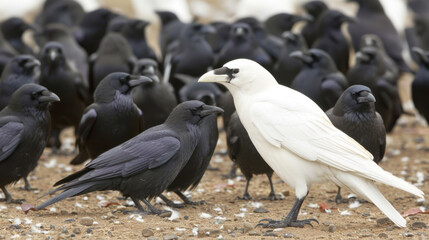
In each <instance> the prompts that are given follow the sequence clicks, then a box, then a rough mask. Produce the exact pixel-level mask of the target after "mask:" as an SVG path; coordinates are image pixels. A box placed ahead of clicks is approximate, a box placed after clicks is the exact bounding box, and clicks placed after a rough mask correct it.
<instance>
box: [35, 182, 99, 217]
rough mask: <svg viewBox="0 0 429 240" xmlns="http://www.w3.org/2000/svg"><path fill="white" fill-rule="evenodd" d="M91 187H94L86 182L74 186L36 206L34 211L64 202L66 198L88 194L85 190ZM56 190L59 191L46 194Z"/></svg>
mask: <svg viewBox="0 0 429 240" xmlns="http://www.w3.org/2000/svg"><path fill="white" fill-rule="evenodd" d="M93 186H94V183H92V182H87V183H84V184H82V185H79V186H76V187H74V188H70V189H67V190H65V191H64V192H62V193H60V194H58V195H57V196H55V197H52V198H50V199H48V200H47V201H45V202H43V203H42V204H40V205H38V206H37V207H35V209H36V210H40V209H43V208H45V207H47V206H49V205H52V204H54V203H56V202H59V201H61V200H64V199H66V198H68V197H73V196H77V195H80V194H84V193H87V192H88V191H87V190H88V189H89V188H91V187H93ZM58 190H60V189H59V188H57V189H54V190H53V191H51V192H49V193H48V194H51V193H54V192H56V191H58Z"/></svg>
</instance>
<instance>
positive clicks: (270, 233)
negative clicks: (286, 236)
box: [264, 232, 279, 237]
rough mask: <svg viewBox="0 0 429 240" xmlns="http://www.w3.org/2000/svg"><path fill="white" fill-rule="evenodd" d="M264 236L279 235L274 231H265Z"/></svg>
mask: <svg viewBox="0 0 429 240" xmlns="http://www.w3.org/2000/svg"><path fill="white" fill-rule="evenodd" d="M264 236H265V237H278V236H279V235H277V234H276V233H274V232H265V233H264Z"/></svg>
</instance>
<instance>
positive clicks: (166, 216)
mask: <svg viewBox="0 0 429 240" xmlns="http://www.w3.org/2000/svg"><path fill="white" fill-rule="evenodd" d="M171 214H173V213H172V212H171V211H165V212H162V213H160V214H159V215H158V216H160V217H163V218H169V217H171Z"/></svg>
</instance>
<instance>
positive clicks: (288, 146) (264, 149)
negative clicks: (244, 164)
mask: <svg viewBox="0 0 429 240" xmlns="http://www.w3.org/2000/svg"><path fill="white" fill-rule="evenodd" d="M199 82H218V83H222V84H224V85H225V86H226V87H227V88H228V90H229V91H230V92H231V93H232V96H233V98H234V104H235V107H236V109H237V113H238V115H239V117H240V120H241V121H242V123H243V125H244V127H245V128H246V130H247V132H248V133H249V136H250V138H251V140H252V142H253V144H254V145H255V147H256V149H257V150H258V152H259V153H260V154H261V156H262V157H263V159H264V160H265V161H266V162H267V163H268V165H270V166H271V168H272V169H273V170H274V171H275V172H276V173H277V174H278V175H279V176H280V178H281V179H283V180H284V181H285V182H286V183H287V184H289V185H290V186H291V187H293V188H294V189H295V194H296V202H295V204H294V205H293V207H292V209H291V211H290V212H289V214H288V215H287V217H286V218H285V219H284V220H280V221H274V220H271V219H263V220H261V221H260V222H262V221H267V223H263V224H262V223H261V224H258V225H262V226H263V227H265V228H278V227H289V226H291V227H304V226H305V225H306V224H309V225H311V221H315V222H317V220H315V219H306V220H297V216H298V213H299V209H300V208H301V205H302V203H303V201H304V199H305V197H306V196H307V194H308V191H309V189H310V187H311V185H312V184H314V183H319V182H325V181H326V180H331V181H333V182H334V183H335V184H337V185H338V186H341V187H344V188H347V189H349V190H350V191H352V192H354V193H356V194H359V195H361V196H362V197H365V198H367V199H368V200H370V201H371V202H373V203H374V204H375V205H376V206H377V207H378V208H379V209H380V210H381V211H382V212H383V213H384V214H385V215H386V216H388V217H389V218H390V219H391V220H392V221H393V222H394V223H395V224H396V225H398V226H400V227H405V226H406V220H405V219H404V218H403V217H402V216H401V214H399V213H398V212H397V211H396V209H395V208H394V207H393V206H392V205H391V204H390V203H389V202H388V201H387V199H386V198H384V196H383V195H382V194H381V193H380V191H379V190H378V189H377V187H376V185H375V182H380V183H383V184H387V185H390V186H392V187H395V188H399V189H401V190H404V191H407V192H409V193H412V194H414V195H416V196H418V197H421V198H422V197H423V196H424V193H423V192H422V191H421V190H419V189H418V188H416V187H415V186H413V185H411V184H410V183H407V182H406V181H404V180H402V179H400V178H398V177H395V176H393V175H392V174H391V173H389V172H386V171H384V170H383V169H382V168H381V167H379V166H378V165H377V164H376V163H375V162H374V161H372V159H373V156H372V155H371V154H370V153H369V152H368V151H367V150H365V148H363V147H362V146H361V145H360V144H359V143H357V142H356V141H354V140H353V139H352V138H350V137H349V136H348V135H346V134H345V133H343V132H342V131H340V130H339V129H337V128H336V127H334V125H332V123H331V121H330V120H329V118H328V117H327V116H326V114H325V113H324V112H323V111H322V109H320V108H319V106H317V104H316V103H314V102H313V101H312V100H311V99H310V98H308V97H306V96H305V95H303V94H301V93H299V92H297V91H295V90H292V89H290V88H288V87H285V86H282V85H279V84H278V83H277V81H276V80H275V79H274V77H273V76H272V75H271V74H270V73H269V72H268V71H267V70H265V69H264V68H263V67H262V66H260V65H259V64H258V63H256V62H253V61H251V60H246V59H237V60H233V61H231V62H228V63H226V64H225V65H223V67H222V68H219V69H215V70H213V71H210V72H208V73H206V74H204V75H203V76H201V78H200V79H199Z"/></svg>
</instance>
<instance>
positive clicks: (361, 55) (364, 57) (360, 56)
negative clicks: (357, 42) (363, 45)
mask: <svg viewBox="0 0 429 240" xmlns="http://www.w3.org/2000/svg"><path fill="white" fill-rule="evenodd" d="M356 59H358V60H360V61H362V62H368V61H369V60H370V58H369V55H368V54H366V53H364V52H362V51H360V52H357V53H356Z"/></svg>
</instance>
